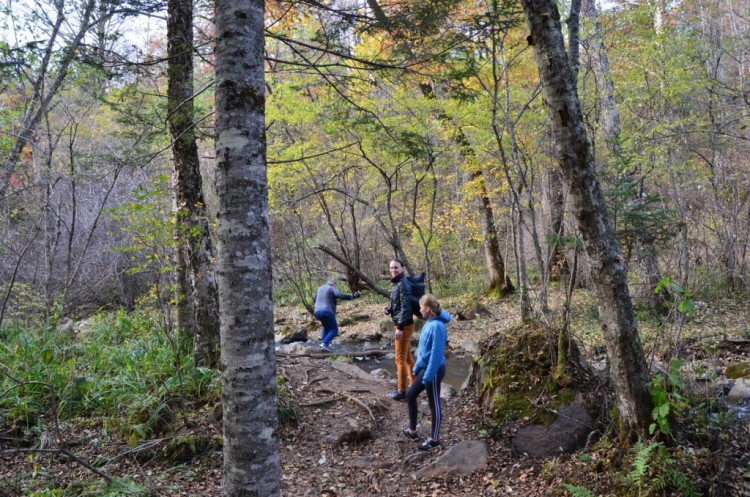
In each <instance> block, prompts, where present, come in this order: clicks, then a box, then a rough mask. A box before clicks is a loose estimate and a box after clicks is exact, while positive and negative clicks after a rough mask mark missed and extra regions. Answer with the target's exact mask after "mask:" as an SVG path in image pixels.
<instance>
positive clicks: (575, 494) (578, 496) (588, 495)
mask: <svg viewBox="0 0 750 497" xmlns="http://www.w3.org/2000/svg"><path fill="white" fill-rule="evenodd" d="M563 487H565V490H567V491H568V492H570V495H571V496H572V497H596V494H594V492H592V491H591V490H589V489H588V488H586V487H578V486H576V485H570V484H568V483H565V484H564V485H563Z"/></svg>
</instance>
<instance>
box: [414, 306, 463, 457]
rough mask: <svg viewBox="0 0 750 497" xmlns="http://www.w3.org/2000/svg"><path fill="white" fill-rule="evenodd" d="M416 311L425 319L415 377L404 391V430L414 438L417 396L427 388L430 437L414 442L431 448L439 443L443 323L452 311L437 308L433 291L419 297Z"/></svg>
mask: <svg viewBox="0 0 750 497" xmlns="http://www.w3.org/2000/svg"><path fill="white" fill-rule="evenodd" d="M419 312H420V313H421V314H422V317H424V318H425V319H426V320H427V322H426V323H425V325H424V326H423V327H422V331H421V333H420V334H419V345H418V346H417V361H416V362H415V363H414V381H413V382H412V384H411V385H410V386H409V389H408V390H407V391H406V403H407V405H408V406H409V427H408V428H405V429H404V431H403V433H404V435H406V436H407V437H409V438H411V439H412V440H417V439H418V438H419V434H418V433H417V419H418V415H419V411H418V408H417V397H418V396H419V394H420V393H422V392H423V391H426V392H427V403H428V404H429V405H430V413H431V414H432V419H431V429H430V438H428V439H427V440H425V441H424V442H422V443H421V444H419V445H418V446H417V448H418V449H419V450H431V449H435V448H437V447H440V423H441V421H442V417H443V413H442V410H441V408H440V385H441V383H442V381H443V378H445V345H446V343H447V342H448V330H447V329H446V327H445V325H446V323H448V322H449V321H450V320H451V315H450V314H448V313H447V312H445V311H444V310H443V309H441V308H440V303H439V302H438V301H437V299H436V298H435V297H433V296H432V295H429V294H427V295H425V296H423V297H422V298H421V299H419Z"/></svg>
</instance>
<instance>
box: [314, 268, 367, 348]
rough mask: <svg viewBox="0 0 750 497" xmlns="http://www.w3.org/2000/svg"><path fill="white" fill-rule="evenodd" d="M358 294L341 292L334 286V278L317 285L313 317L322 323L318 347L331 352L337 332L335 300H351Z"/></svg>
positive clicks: (358, 294)
mask: <svg viewBox="0 0 750 497" xmlns="http://www.w3.org/2000/svg"><path fill="white" fill-rule="evenodd" d="M359 296H360V293H359V292H354V293H353V294H348V293H343V292H341V291H339V289H338V288H336V278H330V279H329V280H328V282H327V283H326V284H325V285H321V286H320V287H318V290H317V291H316V292H315V296H314V297H313V304H314V309H313V313H314V314H315V317H316V318H317V319H318V320H319V321H320V324H322V325H323V336H322V339H321V342H320V348H321V349H323V350H327V351H328V352H331V342H332V341H333V339H334V338H336V335H338V334H339V325H338V323H337V322H336V301H337V300H353V299H356V298H358V297H359Z"/></svg>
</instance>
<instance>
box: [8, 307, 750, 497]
mask: <svg viewBox="0 0 750 497" xmlns="http://www.w3.org/2000/svg"><path fill="white" fill-rule="evenodd" d="M453 305H454V306H455V307H456V308H458V307H460V303H458V302H456V303H454V304H453ZM517 307H518V306H517V305H516V304H515V303H513V302H506V303H503V304H499V305H497V304H496V305H493V306H491V307H490V309H489V310H490V312H491V316H490V317H485V318H483V319H480V320H477V321H454V322H453V323H451V325H449V337H450V338H449V340H450V345H451V346H453V347H457V346H459V345H460V344H461V343H463V342H464V341H465V340H468V339H473V340H478V339H480V338H482V337H483V336H486V335H488V334H490V333H493V332H495V331H498V330H500V329H503V328H508V327H510V326H512V325H513V324H514V323H517V322H518V316H517V314H516V311H514V309H515V308H517ZM446 308H448V309H449V311H452V310H453V309H451V307H450V305H446ZM278 312H286V313H288V314H289V319H290V320H291V321H292V322H294V321H300V322H301V321H306V320H308V321H309V319H308V318H307V317H306V316H304V315H302V314H300V313H299V311H298V310H291V309H281V310H279V311H278ZM363 312H366V313H369V314H370V315H373V316H377V319H375V318H373V320H371V321H365V322H359V323H357V324H356V325H352V326H350V327H346V328H343V330H342V333H343V334H346V333H350V332H353V331H356V330H357V329H358V328H359V327H365V326H370V327H371V326H376V324H375V323H376V322H377V321H379V320H380V317H381V316H382V305H378V304H372V305H370V306H367V305H362V304H360V303H359V301H357V304H352V303H345V304H344V305H342V306H341V307H340V309H339V318H340V319H342V318H344V317H346V316H347V314H351V313H358V314H361V313H363ZM378 312H380V313H381V314H378ZM711 319H717V320H721V319H722V317H721V316H714V317H712V318H711ZM314 336H315V337H317V333H315V334H314ZM589 345H590V346H591V347H592V348H593V343H592V344H589ZM278 374H279V377H284V378H286V384H287V385H288V387H289V392H290V393H291V397H292V399H293V402H294V404H295V405H296V406H297V410H296V412H297V413H298V416H299V420H298V422H297V423H296V424H287V425H283V426H282V427H281V428H280V431H279V433H280V450H281V473H282V476H281V494H282V495H283V496H289V497H291V496H329V497H332V496H341V497H344V496H381V495H382V496H414V497H419V496H438V495H445V496H491V495H514V496H528V497H532V496H553V495H569V494H568V493H567V491H565V490H564V488H563V484H565V483H572V484H575V485H578V486H582V487H586V488H589V489H591V490H592V491H593V492H594V493H593V495H613V494H614V491H613V489H612V487H611V485H610V482H609V477H608V474H607V471H608V469H607V461H606V460H605V459H606V458H608V457H610V456H611V453H612V448H611V447H610V448H609V449H607V448H602V449H599V450H598V451H592V452H588V453H587V454H586V457H581V456H580V455H576V454H574V455H560V456H558V457H555V458H551V459H546V460H533V459H529V458H526V457H524V456H523V455H522V454H517V453H514V451H513V450H512V449H511V445H510V439H509V434H508V433H507V432H504V431H502V430H499V429H493V428H492V427H491V426H492V425H490V424H487V423H486V420H485V419H484V417H483V415H482V412H481V410H480V409H479V408H478V406H477V404H476V399H475V396H474V395H473V393H472V392H461V393H459V395H458V396H457V397H455V398H453V399H449V400H447V401H446V404H445V410H444V418H443V425H442V430H441V442H442V444H443V447H442V448H440V449H436V450H433V451H429V452H426V453H419V451H418V450H417V448H416V442H413V441H410V440H408V439H406V438H405V437H404V436H403V435H402V434H401V429H402V428H403V427H404V426H406V420H407V412H406V405H405V403H403V402H394V401H392V400H391V399H389V398H388V396H387V394H388V392H390V391H392V390H393V387H394V384H393V381H392V380H391V381H387V380H379V379H376V378H374V377H372V376H371V375H369V374H365V373H362V372H361V370H358V368H356V367H354V366H353V365H351V364H347V363H345V362H340V361H337V360H336V358H335V357H331V356H330V355H326V354H312V355H311V356H300V357H287V356H284V357H279V359H278ZM183 425H184V426H182V428H180V429H179V431H180V432H181V434H182V435H185V434H194V435H209V436H218V435H220V433H221V427H220V419H218V416H217V415H216V410H211V409H207V408H204V409H203V410H202V411H201V412H200V413H198V414H197V415H196V416H195V417H194V418H191V420H190V421H184V422H183ZM428 427H429V409H428V408H427V404H426V400H424V399H422V401H421V403H420V426H419V431H420V435H422V437H424V436H425V435H426V432H427V429H428ZM747 431H748V430H747V425H742V424H738V425H737V427H736V429H733V430H727V431H726V436H727V441H726V443H725V444H724V445H723V446H722V447H721V448H716V447H712V448H711V449H710V453H709V454H707V455H706V457H709V458H714V459H721V460H723V461H725V462H726V464H725V465H724V466H725V467H724V469H723V472H722V474H721V475H718V474H713V475H711V474H709V475H706V474H702V473H700V469H696V473H695V474H693V475H692V476H694V477H696V478H709V479H710V478H717V477H720V478H722V480H723V483H722V487H721V488H722V489H723V490H722V491H723V492H724V493H717V495H736V496H743V495H744V496H748V495H750V489H749V487H748V481H747V480H745V477H747V476H748V474H747V471H748V469H749V468H748V465H747V455H748V453H749V452H750V451H749V450H748V449H750V447H749V446H748V438H749V437H747ZM61 433H62V434H63V438H64V439H66V440H68V441H71V442H72V441H75V442H74V443H73V444H71V445H70V446H69V450H70V452H71V453H73V454H76V455H77V456H79V457H80V459H81V460H83V461H88V462H93V461H96V460H97V459H99V460H101V458H102V457H104V458H107V459H109V464H107V465H105V466H101V471H103V472H106V473H107V474H108V475H112V476H117V477H121V478H127V479H130V480H132V481H135V482H137V483H138V484H139V485H142V486H144V487H146V488H147V489H149V490H150V491H151V492H152V495H159V496H220V495H221V466H222V455H221V450H220V448H219V447H215V448H213V449H212V450H209V451H207V452H205V453H203V454H202V455H200V456H198V457H195V458H193V459H191V460H189V461H187V462H184V463H179V464H178V463H168V464H167V463H164V462H162V461H161V458H160V457H158V455H159V454H160V451H161V449H162V448H163V447H164V446H165V445H166V444H167V443H168V441H169V438H170V437H171V436H172V435H170V437H165V438H164V439H160V440H153V441H150V442H149V443H151V444H152V445H151V446H150V447H146V443H143V442H142V443H141V445H139V446H138V447H128V446H127V445H126V444H125V442H123V441H120V440H110V439H108V438H107V436H106V431H105V430H103V428H102V427H101V426H96V425H90V424H88V425H87V424H86V422H85V421H84V420H81V422H80V423H76V422H74V423H69V424H66V425H65V426H63V427H62V431H61ZM0 435H3V434H2V433H0ZM8 435H9V434H8ZM16 435H17V434H13V436H16ZM3 436H4V435H3ZM464 440H483V441H486V442H487V444H488V447H489V450H490V459H491V462H490V464H489V465H488V467H486V468H485V469H483V470H481V471H479V472H477V473H475V474H473V475H471V476H469V477H461V478H459V477H451V478H447V479H429V480H425V481H418V480H417V479H415V477H414V476H413V475H414V472H415V471H416V470H418V469H419V468H421V467H423V466H425V465H427V464H429V463H430V462H431V461H433V460H435V459H436V458H438V457H440V455H441V454H443V453H444V452H445V451H446V450H447V449H448V448H450V447H451V446H454V445H456V444H457V443H459V442H461V441H464ZM2 446H3V439H0V447H2ZM6 446H7V445H6ZM689 450H692V451H695V453H696V454H698V453H700V451H701V450H702V449H701V447H700V444H695V445H693V446H692V447H690V448H689ZM704 450H708V449H704ZM417 453H419V455H418V456H413V457H409V456H412V455H414V454H417ZM599 459H601V461H600V463H599V464H597V460H599ZM407 461H408V462H407ZM696 467H697V468H699V465H697V466H696ZM592 468H600V471H601V473H597V471H596V469H592ZM602 468H603V469H602ZM18 472H28V473H30V474H31V473H34V472H39V473H40V475H41V474H42V473H43V475H44V476H45V478H46V479H47V481H52V482H55V485H56V487H57V488H65V487H66V486H69V485H75V484H76V482H77V481H83V480H88V481H91V480H95V479H96V476H95V475H94V474H93V473H92V472H91V471H90V470H89V469H86V468H84V467H83V466H82V465H81V464H77V463H75V462H73V461H71V459H70V458H69V457H67V456H65V455H62V454H59V453H33V454H31V453H19V452H11V453H6V454H2V453H0V497H4V496H16V495H29V494H30V491H29V489H24V488H21V487H20V486H19V485H15V484H14V485H9V484H7V482H10V481H12V480H13V479H12V478H11V477H12V475H15V474H18ZM44 495H52V494H44ZM66 495H68V494H66ZM70 495H74V494H70ZM80 495H97V494H85V493H82V494H80ZM121 495H127V494H124V493H123V494H121ZM665 495H666V494H665Z"/></svg>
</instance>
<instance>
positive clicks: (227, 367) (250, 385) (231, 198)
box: [215, 0, 280, 497]
mask: <svg viewBox="0 0 750 497" xmlns="http://www.w3.org/2000/svg"><path fill="white" fill-rule="evenodd" d="M215 5H216V6H215V13H216V16H215V25H216V50H215V54H216V73H215V74H216V76H215V81H216V83H215V87H216V193H217V197H218V199H219V207H218V213H217V214H218V240H219V250H218V255H219V260H218V274H219V300H220V319H221V373H222V374H221V378H222V383H221V384H222V388H221V401H222V408H223V423H224V481H223V485H222V491H223V494H224V496H225V497H249V496H258V497H267V496H269V497H272V496H276V495H279V493H280V462H279V444H278V439H277V433H276V429H277V427H278V413H277V407H276V405H277V400H278V399H277V393H276V353H275V350H274V336H273V302H272V300H271V290H272V282H271V244H270V233H269V221H268V183H267V179H266V137H265V119H264V118H265V116H264V108H265V76H264V69H263V62H264V60H263V34H264V31H263V17H264V4H263V1H262V0H217V1H216V4H215Z"/></svg>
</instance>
